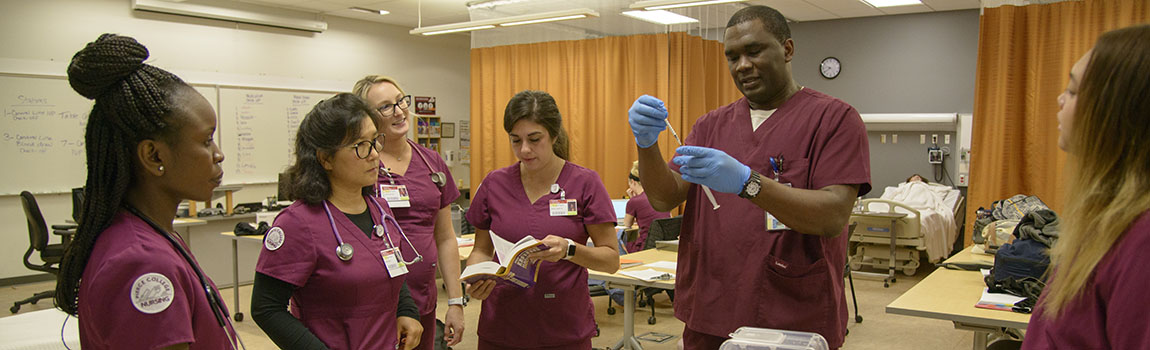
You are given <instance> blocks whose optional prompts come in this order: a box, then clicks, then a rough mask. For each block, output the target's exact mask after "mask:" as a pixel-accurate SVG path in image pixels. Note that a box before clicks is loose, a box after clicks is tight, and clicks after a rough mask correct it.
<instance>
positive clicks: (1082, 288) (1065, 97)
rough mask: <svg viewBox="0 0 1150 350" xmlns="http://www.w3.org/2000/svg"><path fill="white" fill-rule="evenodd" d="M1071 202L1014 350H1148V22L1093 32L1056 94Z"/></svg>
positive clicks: (1149, 31) (1149, 197) (1149, 117)
mask: <svg viewBox="0 0 1150 350" xmlns="http://www.w3.org/2000/svg"><path fill="white" fill-rule="evenodd" d="M1058 105H1059V108H1060V110H1059V111H1058V124H1059V131H1060V132H1059V136H1058V147H1059V148H1061V149H1062V150H1063V151H1066V152H1067V153H1069V155H1070V157H1068V158H1069V161H1068V164H1067V167H1068V168H1069V169H1071V171H1072V176H1071V178H1070V179H1071V180H1070V183H1069V186H1068V190H1067V192H1066V193H1067V194H1069V195H1070V196H1071V197H1070V200H1069V201H1068V203H1067V204H1066V211H1065V213H1064V214H1063V215H1062V219H1063V220H1065V221H1064V222H1063V224H1062V227H1061V231H1060V232H1059V236H1060V238H1059V240H1058V243H1057V244H1055V245H1054V246H1053V247H1052V248H1051V251H1050V253H1051V256H1050V258H1051V264H1050V268H1051V272H1050V278H1049V280H1048V282H1049V284H1047V286H1046V288H1044V289H1043V291H1042V295H1041V297H1039V299H1038V303H1037V307H1036V308H1035V310H1034V313H1033V314H1032V315H1031V317H1030V323H1029V327H1027V332H1026V338H1025V339H1024V340H1023V343H1022V348H1023V349H1150V318H1147V317H1146V314H1148V313H1150V304H1147V303H1146V291H1147V290H1150V274H1147V273H1146V272H1145V271H1146V270H1145V266H1147V265H1150V255H1147V254H1146V251H1147V250H1150V196H1147V193H1150V177H1148V176H1147V174H1150V142H1148V141H1150V25H1139V26H1134V27H1128V28H1123V29H1118V30H1114V31H1110V32H1107V33H1105V34H1102V36H1101V37H1099V39H1098V42H1097V43H1096V44H1095V45H1094V49H1093V50H1091V51H1089V52H1087V53H1086V54H1085V55H1083V56H1082V58H1081V59H1080V60H1078V62H1077V63H1075V64H1074V66H1073V68H1071V70H1070V83H1069V84H1068V85H1067V86H1066V91H1065V92H1063V93H1062V94H1061V95H1059V96H1058Z"/></svg>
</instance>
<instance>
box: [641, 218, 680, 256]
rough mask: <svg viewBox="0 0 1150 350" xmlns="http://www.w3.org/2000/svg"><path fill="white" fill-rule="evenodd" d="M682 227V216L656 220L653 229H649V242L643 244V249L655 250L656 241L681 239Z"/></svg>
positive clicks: (652, 223) (652, 225) (653, 222)
mask: <svg viewBox="0 0 1150 350" xmlns="http://www.w3.org/2000/svg"><path fill="white" fill-rule="evenodd" d="M682 226H683V216H682V215H679V216H676V217H673V218H665V219H655V221H652V222H651V227H650V228H648V229H647V241H646V242H645V243H643V249H651V248H654V247H655V242H656V241H671V240H676V239H679V230H680V229H681V228H682Z"/></svg>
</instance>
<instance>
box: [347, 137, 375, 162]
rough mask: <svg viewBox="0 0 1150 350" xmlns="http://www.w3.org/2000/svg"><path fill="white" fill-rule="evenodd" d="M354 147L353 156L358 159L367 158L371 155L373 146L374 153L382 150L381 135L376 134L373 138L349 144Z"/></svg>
mask: <svg viewBox="0 0 1150 350" xmlns="http://www.w3.org/2000/svg"><path fill="white" fill-rule="evenodd" d="M349 147H351V148H354V149H355V156H356V157H359V159H367V157H370V156H371V150H372V149H373V148H374V149H375V152H376V153H379V152H383V135H382V134H381V135H379V136H376V138H375V139H373V140H363V141H360V142H356V143H355V144H354V145H351V146H349Z"/></svg>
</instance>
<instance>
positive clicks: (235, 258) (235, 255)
mask: <svg viewBox="0 0 1150 350" xmlns="http://www.w3.org/2000/svg"><path fill="white" fill-rule="evenodd" d="M220 236H224V237H227V238H228V239H231V240H232V301H234V302H235V303H234V304H232V311H234V312H233V314H232V319H234V320H236V322H243V320H244V313H243V312H241V311H240V310H241V309H240V253H239V247H237V245H238V244H239V241H240V240H241V239H246V240H252V241H257V242H263V241H264V235H250V236H236V233H235V232H232V231H228V232H220Z"/></svg>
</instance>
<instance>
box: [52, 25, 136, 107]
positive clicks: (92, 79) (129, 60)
mask: <svg viewBox="0 0 1150 350" xmlns="http://www.w3.org/2000/svg"><path fill="white" fill-rule="evenodd" d="M146 59H148V48H146V47H144V45H141V44H140V43H139V42H137V41H136V39H133V38H131V37H126V36H120V35H116V34H103V35H100V38H98V39H96V41H93V42H90V43H88V45H87V46H84V49H82V50H80V51H79V52H76V55H74V56H72V63H71V64H69V65H68V83H70V84H71V85H72V89H73V90H76V92H78V93H80V95H82V96H84V97H87V98H88V99H93V100H94V99H96V98H97V97H99V96H100V95H103V94H104V93H105V92H107V91H108V90H109V89H111V88H113V86H116V85H119V84H118V83H119V82H121V81H123V80H124V78H127V77H128V76H129V75H131V74H133V73H135V72H136V71H138V70H140V68H141V67H143V66H144V60H146Z"/></svg>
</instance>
